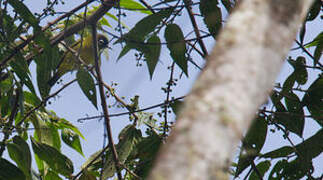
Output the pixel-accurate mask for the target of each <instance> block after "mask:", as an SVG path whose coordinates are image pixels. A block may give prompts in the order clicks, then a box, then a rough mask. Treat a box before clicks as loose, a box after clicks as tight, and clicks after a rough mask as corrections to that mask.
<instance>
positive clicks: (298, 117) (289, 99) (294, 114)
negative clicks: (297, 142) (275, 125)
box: [278, 91, 305, 137]
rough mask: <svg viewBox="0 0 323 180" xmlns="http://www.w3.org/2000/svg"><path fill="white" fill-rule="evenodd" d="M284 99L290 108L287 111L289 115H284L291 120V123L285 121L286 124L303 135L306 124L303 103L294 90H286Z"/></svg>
mask: <svg viewBox="0 0 323 180" xmlns="http://www.w3.org/2000/svg"><path fill="white" fill-rule="evenodd" d="M284 99H285V103H286V107H287V110H288V112H286V113H289V115H288V117H286V116H284V117H285V118H288V119H289V121H291V123H284V125H285V127H286V128H287V129H288V130H290V131H291V132H294V133H296V134H297V135H299V136H300V137H302V135H303V129H304V124H305V120H304V119H305V118H304V110H303V105H302V103H301V101H300V100H299V98H298V96H297V95H296V94H294V93H293V92H292V91H290V92H286V97H285V98H284ZM278 121H279V120H278Z"/></svg>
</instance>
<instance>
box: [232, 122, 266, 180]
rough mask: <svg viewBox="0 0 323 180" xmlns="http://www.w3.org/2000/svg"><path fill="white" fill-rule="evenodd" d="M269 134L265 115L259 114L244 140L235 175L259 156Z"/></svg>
mask: <svg viewBox="0 0 323 180" xmlns="http://www.w3.org/2000/svg"><path fill="white" fill-rule="evenodd" d="M266 136H267V124H266V121H265V118H264V117H261V116H258V118H256V119H255V120H254V121H253V123H252V124H251V126H250V128H249V130H248V132H247V134H246V136H245V138H244V139H243V141H242V148H241V152H240V155H239V160H238V166H237V170H236V173H235V177H237V176H239V174H240V173H241V172H242V171H243V170H245V169H246V168H247V167H248V166H250V164H251V163H252V161H253V160H254V159H255V157H256V156H258V154H259V152H260V150H261V149H262V147H263V145H264V144H265V140H266Z"/></svg>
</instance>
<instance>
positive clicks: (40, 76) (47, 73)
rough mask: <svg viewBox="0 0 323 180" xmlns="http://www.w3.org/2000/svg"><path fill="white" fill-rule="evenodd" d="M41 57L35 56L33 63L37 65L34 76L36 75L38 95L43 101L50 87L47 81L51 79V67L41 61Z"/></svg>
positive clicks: (43, 60)
mask: <svg viewBox="0 0 323 180" xmlns="http://www.w3.org/2000/svg"><path fill="white" fill-rule="evenodd" d="M42 57H44V56H42V55H40V56H36V57H35V61H36V64H37V67H36V74H37V85H38V89H39V93H40V95H41V97H42V99H45V98H46V97H47V96H48V95H49V91H50V86H49V84H48V81H49V80H50V79H51V65H50V63H47V62H46V61H45V58H44V59H43V58H42Z"/></svg>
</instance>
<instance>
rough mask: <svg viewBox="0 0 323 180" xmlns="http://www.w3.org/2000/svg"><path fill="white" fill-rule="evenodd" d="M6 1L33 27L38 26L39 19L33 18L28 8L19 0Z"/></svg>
mask: <svg viewBox="0 0 323 180" xmlns="http://www.w3.org/2000/svg"><path fill="white" fill-rule="evenodd" d="M8 3H9V4H10V5H11V6H12V7H13V8H14V9H15V11H16V12H17V13H18V14H19V15H20V16H21V17H22V18H23V19H24V20H25V21H27V22H28V23H30V24H31V25H32V26H33V27H34V28H35V27H38V28H40V26H39V24H38V23H39V21H38V20H37V19H36V18H35V16H34V15H33V13H32V12H31V11H30V10H29V9H28V7H27V6H26V5H25V4H24V3H22V2H21V1H17V0H12V1H8Z"/></svg>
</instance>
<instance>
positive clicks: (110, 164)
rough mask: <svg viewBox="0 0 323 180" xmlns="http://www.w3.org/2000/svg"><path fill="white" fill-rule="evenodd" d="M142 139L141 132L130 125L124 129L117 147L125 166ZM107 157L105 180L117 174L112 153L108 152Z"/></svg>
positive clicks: (120, 159)
mask: <svg viewBox="0 0 323 180" xmlns="http://www.w3.org/2000/svg"><path fill="white" fill-rule="evenodd" d="M141 137H142V135H141V131H140V130H138V129H136V128H135V127H134V126H133V125H128V126H126V127H125V128H124V129H122V131H121V132H120V134H119V143H118V144H117V145H116V149H117V152H118V157H119V161H120V163H122V164H123V163H124V162H125V161H126V160H127V158H128V156H129V155H130V153H131V151H132V150H133V148H134V147H135V145H136V144H137V143H138V140H139V139H140V138H141ZM107 156H108V158H107V160H106V163H105V165H104V168H103V169H104V170H103V175H102V177H103V179H107V178H109V177H112V176H113V175H114V173H115V172H116V169H115V164H114V161H113V158H112V152H111V151H108V154H107Z"/></svg>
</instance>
